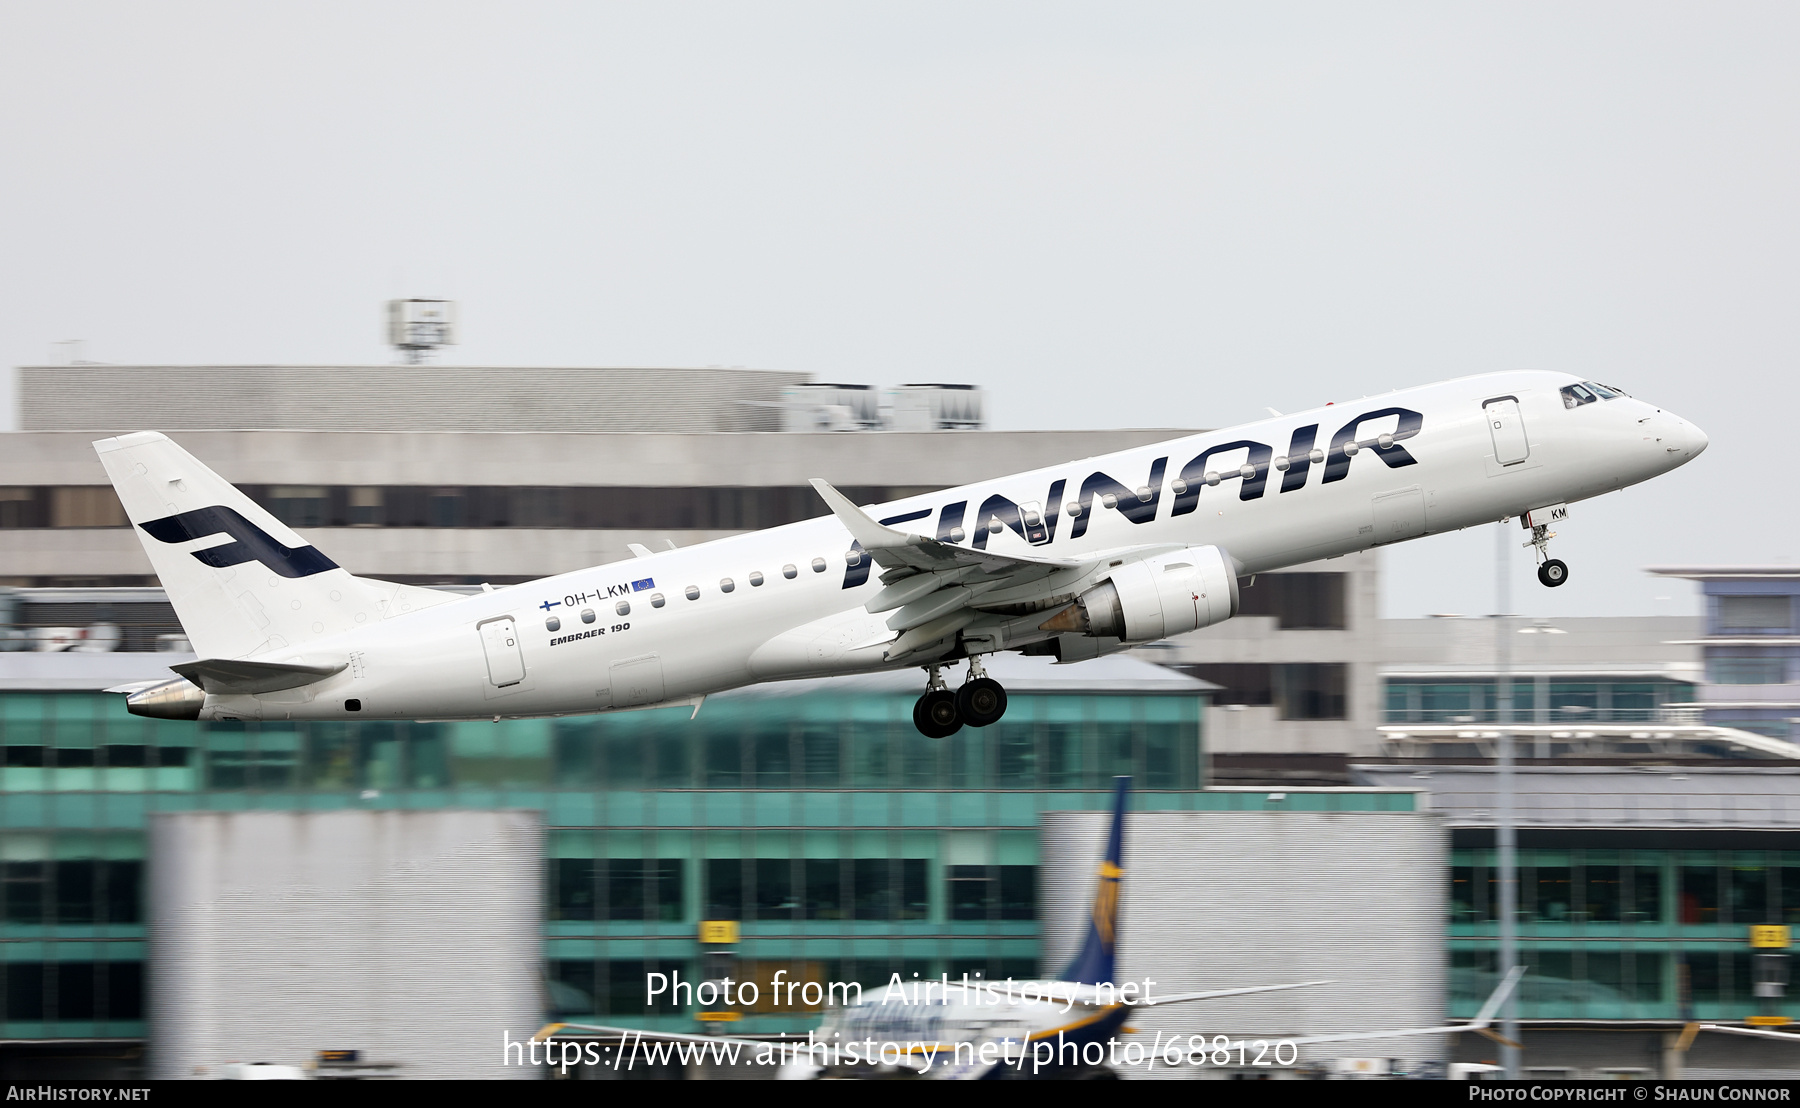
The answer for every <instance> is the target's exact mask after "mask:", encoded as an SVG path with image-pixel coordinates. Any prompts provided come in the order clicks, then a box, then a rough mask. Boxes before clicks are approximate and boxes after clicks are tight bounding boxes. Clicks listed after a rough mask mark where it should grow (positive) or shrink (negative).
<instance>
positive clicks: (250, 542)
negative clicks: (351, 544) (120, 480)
mask: <svg viewBox="0 0 1800 1108" xmlns="http://www.w3.org/2000/svg"><path fill="white" fill-rule="evenodd" d="M138 526H139V527H142V528H143V529H144V532H145V533H146V534H148V535H149V536H150V537H151V538H153V539H155V540H156V541H158V542H166V543H178V542H190V541H192V540H194V539H204V538H210V537H211V536H213V535H230V536H231V537H232V539H233V540H235V541H233V542H228V543H221V544H220V545H218V546H209V547H207V548H206V549H205V550H196V551H194V552H193V555H194V557H195V558H197V559H199V560H200V561H201V562H203V563H205V564H206V565H209V566H212V567H213V568H215V569H224V568H226V567H227V566H235V565H242V564H243V563H245V562H261V563H262V564H263V565H265V566H268V567H269V568H270V569H271V570H274V571H275V572H276V573H279V574H281V575H282V576H283V577H311V576H312V575H313V574H315V573H324V572H325V571H326V570H328V569H336V568H337V567H338V565H337V563H336V562H334V561H332V560H331V559H330V558H327V557H326V556H325V555H323V554H321V553H319V549H318V547H316V546H297V547H294V548H292V549H289V548H288V547H285V546H283V545H281V544H280V543H278V542H276V541H275V540H274V539H273V538H271V537H270V536H269V533H268V532H267V531H264V530H263V529H262V528H261V527H258V526H257V525H256V524H254V523H251V522H250V521H249V520H247V519H245V518H244V517H243V516H242V515H240V514H239V513H238V512H237V511H236V510H235V509H232V508H226V507H216V508H195V509H194V510H193V511H191V512H182V513H181V514H179V515H172V516H164V517H163V518H161V519H153V520H151V521H150V522H148V523H140V524H138Z"/></svg>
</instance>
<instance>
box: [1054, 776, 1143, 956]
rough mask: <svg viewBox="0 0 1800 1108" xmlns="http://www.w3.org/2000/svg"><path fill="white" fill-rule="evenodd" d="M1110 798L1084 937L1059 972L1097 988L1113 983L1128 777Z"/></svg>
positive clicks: (1122, 779) (1129, 779)
mask: <svg viewBox="0 0 1800 1108" xmlns="http://www.w3.org/2000/svg"><path fill="white" fill-rule="evenodd" d="M1115 780H1117V781H1118V790H1117V792H1116V793H1115V794H1114V797H1113V813H1112V830H1111V831H1110V832H1108V834H1107V838H1106V855H1105V857H1103V858H1102V859H1101V860H1100V872H1099V873H1098V874H1097V876H1096V880H1095V885H1094V903H1093V907H1092V909H1091V910H1090V911H1089V913H1088V926H1087V935H1086V937H1085V938H1083V939H1082V942H1081V949H1080V951H1078V952H1077V953H1076V955H1075V958H1074V960H1073V961H1071V962H1070V963H1069V968H1068V969H1065V970H1064V971H1063V973H1062V980H1064V981H1075V982H1079V983H1081V984H1084V985H1098V984H1102V983H1105V982H1111V981H1114V980H1116V977H1115V976H1114V974H1115V971H1116V970H1117V966H1118V934H1119V882H1120V881H1121V880H1123V879H1124V877H1125V869H1124V863H1125V805H1126V802H1127V801H1128V800H1129V799H1130V798H1131V778H1129V777H1119V778H1115Z"/></svg>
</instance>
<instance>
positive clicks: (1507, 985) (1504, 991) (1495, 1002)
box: [1469, 966, 1525, 1029]
mask: <svg viewBox="0 0 1800 1108" xmlns="http://www.w3.org/2000/svg"><path fill="white" fill-rule="evenodd" d="M1524 976H1525V967H1524V966H1514V967H1513V968H1512V970H1511V972H1509V973H1508V974H1507V975H1506V979H1505V980H1504V981H1501V982H1500V984H1499V985H1497V986H1495V988H1494V992H1493V995H1492V996H1489V997H1488V998H1487V1003H1486V1004H1483V1005H1482V1006H1481V1011H1479V1012H1477V1013H1475V1022H1474V1023H1472V1024H1470V1025H1469V1026H1470V1027H1473V1028H1477V1029H1479V1028H1483V1027H1486V1026H1487V1025H1488V1024H1490V1023H1493V1022H1494V1014H1495V1013H1496V1012H1498V1011H1500V1006H1501V1005H1502V1004H1505V1003H1506V998H1507V995H1508V994H1510V993H1511V992H1512V991H1513V987H1514V986H1516V985H1517V984H1518V983H1519V978H1521V977H1524Z"/></svg>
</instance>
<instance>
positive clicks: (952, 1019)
mask: <svg viewBox="0 0 1800 1108" xmlns="http://www.w3.org/2000/svg"><path fill="white" fill-rule="evenodd" d="M1117 781H1118V786H1117V789H1116V792H1115V794H1114V799H1113V810H1112V821H1111V826H1110V829H1109V831H1108V834H1107V839H1106V850H1105V853H1104V854H1103V855H1102V857H1101V861H1100V867H1099V871H1098V873H1097V874H1096V878H1095V885H1094V895H1093V898H1092V900H1091V902H1090V903H1091V907H1090V910H1089V913H1088V923H1087V928H1086V931H1085V933H1084V935H1083V938H1082V944H1081V946H1080V948H1079V949H1078V950H1077V951H1076V953H1075V956H1074V957H1073V958H1072V959H1071V960H1070V961H1069V964H1068V966H1067V967H1065V968H1064V970H1063V971H1062V973H1061V974H1060V975H1059V976H1058V977H1057V978H1056V979H1055V980H1052V981H1012V980H1010V979H1009V980H1008V981H1006V982H1004V983H1002V982H998V981H984V980H980V979H967V980H966V981H946V980H944V979H939V980H933V981H928V982H927V981H920V980H916V979H914V980H907V979H903V978H902V977H901V976H900V975H899V974H894V975H892V977H891V978H890V979H889V981H888V982H887V983H886V984H879V983H874V982H868V983H863V985H862V987H861V989H860V991H859V993H858V994H857V995H856V999H855V1002H854V1003H850V1004H843V1005H833V1006H831V1007H828V1008H827V1010H826V1013H825V1017H824V1020H823V1021H822V1023H821V1024H820V1026H819V1028H818V1030H816V1031H814V1032H813V1033H811V1034H810V1035H809V1036H808V1037H807V1038H806V1039H804V1040H783V1041H781V1042H773V1041H770V1040H763V1039H748V1038H744V1039H739V1038H729V1037H724V1036H717V1035H684V1034H680V1033H676V1032H668V1031H644V1030H640V1029H637V1028H628V1027H621V1026H609V1025H603V1024H588V1023H553V1024H550V1025H548V1026H546V1027H545V1028H543V1029H542V1030H540V1031H539V1032H538V1034H537V1036H535V1038H536V1039H537V1040H538V1041H540V1042H541V1041H545V1040H548V1039H550V1038H553V1037H556V1036H560V1035H564V1034H565V1033H568V1032H575V1033H577V1034H587V1035H605V1036H609V1037H610V1036H618V1040H617V1044H616V1045H614V1046H611V1048H610V1049H612V1050H619V1051H641V1050H643V1049H644V1048H643V1046H642V1044H643V1043H645V1042H650V1043H658V1042H669V1041H675V1042H686V1043H693V1044H701V1045H706V1044H710V1045H711V1047H712V1051H711V1052H712V1054H713V1056H715V1057H716V1056H717V1055H718V1053H719V1049H720V1048H729V1047H731V1046H733V1045H735V1046H736V1047H737V1048H738V1051H739V1053H738V1057H740V1058H744V1059H746V1060H747V1059H753V1058H756V1057H758V1056H759V1055H761V1056H762V1057H764V1058H767V1059H770V1060H773V1061H780V1062H781V1063H782V1068H781V1071H780V1076H781V1077H783V1078H786V1079H791V1080H805V1079H811V1078H821V1077H873V1076H909V1075H910V1076H917V1077H923V1078H931V1079H938V1080H991V1079H995V1078H1049V1077H1064V1078H1067V1077H1111V1076H1116V1075H1117V1068H1118V1067H1119V1066H1121V1065H1130V1066H1148V1067H1151V1068H1155V1067H1157V1066H1162V1067H1164V1068H1174V1067H1178V1066H1181V1065H1184V1064H1190V1061H1191V1060H1192V1059H1194V1058H1196V1057H1198V1058H1201V1059H1211V1060H1212V1062H1211V1064H1214V1065H1218V1066H1221V1067H1226V1066H1231V1065H1232V1062H1231V1059H1232V1058H1234V1057H1235V1058H1238V1059H1240V1061H1239V1062H1238V1063H1237V1064H1236V1066H1235V1068H1237V1069H1247V1070H1249V1071H1250V1072H1255V1069H1256V1067H1258V1066H1267V1067H1269V1068H1270V1069H1271V1070H1273V1069H1274V1068H1276V1067H1277V1066H1279V1067H1291V1066H1292V1065H1293V1064H1294V1063H1295V1062H1296V1061H1297V1060H1298V1057H1299V1048H1300V1047H1302V1046H1306V1045H1309V1044H1314V1043H1336V1042H1360V1041H1366V1040H1377V1039H1401V1038H1410V1037H1413V1036H1418V1035H1444V1034H1455V1033H1457V1032H1462V1031H1475V1032H1479V1033H1488V1032H1487V1029H1488V1028H1489V1026H1490V1025H1491V1024H1492V1023H1493V1019H1494V1015H1495V1013H1497V1012H1498V1011H1499V1010H1500V1005H1501V1004H1502V1003H1504V1001H1505V998H1506V996H1507V995H1508V994H1509V993H1510V992H1511V991H1512V989H1513V987H1514V986H1515V985H1516V984H1517V983H1518V981H1519V978H1520V976H1521V975H1523V973H1524V972H1525V970H1524V967H1519V968H1516V969H1514V970H1513V971H1512V972H1511V973H1510V974H1509V975H1508V976H1507V977H1506V978H1505V979H1504V980H1502V981H1501V983H1500V985H1499V987H1498V988H1496V989H1495V990H1494V993H1493V995H1492V996H1490V997H1489V998H1488V1001H1487V1003H1486V1004H1485V1005H1483V1007H1482V1009H1481V1011H1480V1013H1479V1014H1477V1015H1476V1017H1475V1018H1474V1019H1473V1020H1471V1021H1469V1022H1468V1023H1458V1024H1448V1025H1445V1026H1441V1027H1415V1028H1405V1029H1401V1030H1394V1031H1367V1032H1349V1033H1345V1034H1335V1035H1310V1036H1299V1037H1292V1038H1269V1039H1266V1040H1260V1039H1259V1040H1250V1041H1243V1040H1232V1039H1229V1038H1228V1037H1227V1036H1208V1035H1201V1034H1193V1035H1176V1036H1172V1037H1170V1036H1164V1035H1161V1034H1159V1035H1158V1036H1157V1038H1156V1039H1155V1040H1154V1041H1151V1042H1143V1041H1141V1039H1138V1040H1133V1041H1130V1042H1128V1043H1121V1042H1119V1041H1118V1040H1119V1036H1121V1035H1126V1034H1131V1033H1132V1029H1131V1028H1130V1027H1127V1026H1126V1024H1127V1023H1128V1021H1129V1020H1130V1018H1131V1016H1132V1014H1133V1013H1134V1012H1141V1011H1143V1010H1144V1009H1146V1008H1152V1007H1160V1006H1164V1005H1169V1004H1187V1003H1192V1002H1194V1001H1201V1000H1215V999H1219V998H1222V997H1232V996H1246V995H1249V994H1253V993H1268V992H1279V991H1283V990H1286V989H1302V988H1307V987H1309V986H1313V985H1329V984H1331V983H1332V982H1330V981H1300V982H1295V983H1293V984H1285V985H1252V986H1248V987H1244V988H1232V989H1213V990H1209V991H1204V992H1189V993H1159V992H1158V991H1157V989H1156V987H1155V984H1154V980H1155V979H1154V978H1150V979H1148V981H1129V982H1128V981H1122V980H1120V979H1119V978H1118V976H1117V966H1118V960H1117V949H1118V936H1119V894H1120V892H1121V885H1122V882H1123V879H1124V876H1125V869H1124V861H1125V852H1124V845H1125V813H1126V806H1127V800H1128V799H1129V795H1130V788H1131V779H1130V778H1129V777H1120V778H1117ZM830 995H833V996H835V995H839V994H838V993H836V992H835V991H834V992H832V993H831V994H830ZM591 1054H592V1057H594V1058H596V1059H601V1060H605V1061H608V1062H610V1060H611V1057H612V1056H611V1055H610V1054H608V1055H601V1054H600V1053H599V1052H598V1051H593V1052H591ZM1221 1055H1223V1058H1222V1059H1221V1057H1220V1056H1221ZM546 1057H552V1055H548V1054H547V1055H546ZM1201 1064H1205V1063H1204V1062H1203V1063H1201Z"/></svg>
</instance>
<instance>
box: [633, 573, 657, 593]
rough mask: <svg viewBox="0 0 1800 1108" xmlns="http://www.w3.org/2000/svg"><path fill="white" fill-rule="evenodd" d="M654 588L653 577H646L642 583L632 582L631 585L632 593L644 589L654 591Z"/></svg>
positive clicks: (654, 580) (654, 581)
mask: <svg viewBox="0 0 1800 1108" xmlns="http://www.w3.org/2000/svg"><path fill="white" fill-rule="evenodd" d="M655 587H656V578H654V577H646V578H644V579H643V580H642V581H633V582H632V583H631V591H632V592H643V591H644V590H645V589H654V588H655Z"/></svg>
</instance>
